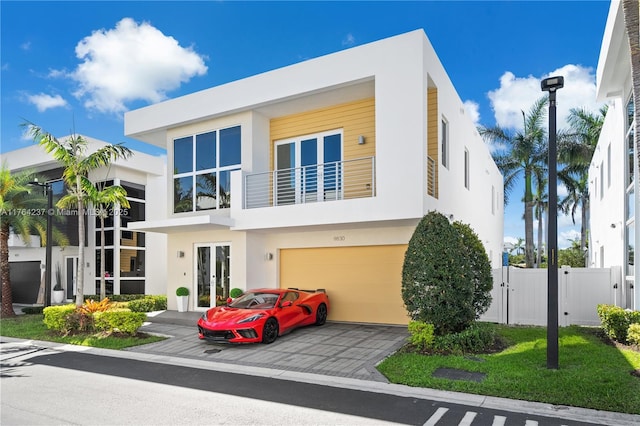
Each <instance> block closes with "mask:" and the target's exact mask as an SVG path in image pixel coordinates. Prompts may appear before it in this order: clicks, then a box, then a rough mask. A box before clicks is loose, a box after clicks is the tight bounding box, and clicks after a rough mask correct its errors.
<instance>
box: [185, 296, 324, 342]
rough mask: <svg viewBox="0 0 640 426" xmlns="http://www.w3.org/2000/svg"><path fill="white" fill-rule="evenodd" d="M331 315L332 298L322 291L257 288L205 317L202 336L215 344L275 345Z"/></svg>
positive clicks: (211, 310)
mask: <svg viewBox="0 0 640 426" xmlns="http://www.w3.org/2000/svg"><path fill="white" fill-rule="evenodd" d="M328 313H329V298H328V297H327V294H326V293H325V291H324V290H322V289H320V290H315V291H314V290H298V289H294V288H289V289H273V288H262V289H255V290H250V291H248V292H246V293H245V294H243V295H242V296H240V297H239V298H237V299H235V300H234V301H233V302H231V303H229V304H227V305H226V306H218V307H215V308H211V309H209V310H208V311H207V312H205V313H204V314H202V317H200V319H199V320H198V337H200V339H203V340H210V341H213V342H229V343H253V342H262V343H273V341H274V340H276V338H277V337H278V336H281V335H283V334H284V333H287V332H289V331H291V330H293V329H294V328H297V327H302V326H305V325H310V324H315V325H322V324H324V323H325V322H326V321H327V314H328Z"/></svg>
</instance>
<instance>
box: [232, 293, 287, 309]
mask: <svg viewBox="0 0 640 426" xmlns="http://www.w3.org/2000/svg"><path fill="white" fill-rule="evenodd" d="M278 296H279V295H278V294H276V293H245V294H244V295H242V296H241V297H239V298H237V299H236V300H234V301H233V302H231V303H230V304H229V306H231V307H232V308H240V309H271V308H273V307H274V306H276V302H277V301H278Z"/></svg>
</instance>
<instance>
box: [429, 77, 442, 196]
mask: <svg viewBox="0 0 640 426" xmlns="http://www.w3.org/2000/svg"><path fill="white" fill-rule="evenodd" d="M438 124H439V123H438V89H436V88H435V87H432V88H429V89H428V90H427V155H429V157H431V158H433V160H434V161H435V170H434V175H435V176H434V178H433V182H432V181H431V179H430V177H429V176H428V177H427V188H430V186H431V185H433V186H434V187H435V191H433V193H431V192H427V193H428V195H431V196H433V197H435V198H438V165H439V163H438V161H439V159H438V146H439V144H440V141H439V140H438ZM429 171H430V170H427V173H429Z"/></svg>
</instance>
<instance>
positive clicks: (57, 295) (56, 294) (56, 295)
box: [53, 290, 64, 303]
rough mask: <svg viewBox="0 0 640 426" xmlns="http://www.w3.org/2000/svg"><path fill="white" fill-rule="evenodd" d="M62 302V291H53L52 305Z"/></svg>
mask: <svg viewBox="0 0 640 426" xmlns="http://www.w3.org/2000/svg"><path fill="white" fill-rule="evenodd" d="M63 300H64V290H53V303H62V301H63Z"/></svg>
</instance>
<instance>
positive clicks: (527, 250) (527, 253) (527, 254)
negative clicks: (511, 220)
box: [524, 170, 534, 268]
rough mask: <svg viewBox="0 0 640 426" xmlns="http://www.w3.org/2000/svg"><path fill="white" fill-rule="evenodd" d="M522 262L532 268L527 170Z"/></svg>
mask: <svg viewBox="0 0 640 426" xmlns="http://www.w3.org/2000/svg"><path fill="white" fill-rule="evenodd" d="M524 261H525V264H526V265H525V266H526V267H527V268H533V262H534V255H533V195H532V192H531V172H530V171H529V170H525V172H524Z"/></svg>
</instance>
